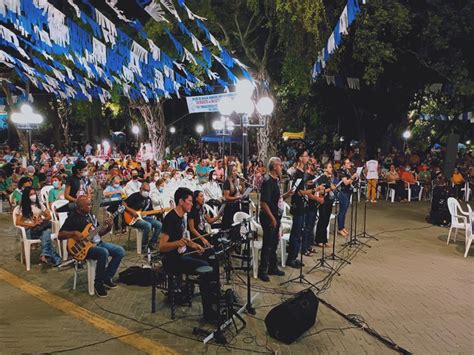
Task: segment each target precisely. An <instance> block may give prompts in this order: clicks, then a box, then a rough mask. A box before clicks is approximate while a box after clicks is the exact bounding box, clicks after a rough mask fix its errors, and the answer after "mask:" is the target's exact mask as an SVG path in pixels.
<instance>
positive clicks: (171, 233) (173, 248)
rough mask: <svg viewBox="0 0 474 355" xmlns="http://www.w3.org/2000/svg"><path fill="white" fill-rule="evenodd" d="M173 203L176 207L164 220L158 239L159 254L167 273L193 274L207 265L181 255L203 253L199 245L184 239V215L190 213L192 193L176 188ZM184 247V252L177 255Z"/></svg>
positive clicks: (188, 190)
mask: <svg viewBox="0 0 474 355" xmlns="http://www.w3.org/2000/svg"><path fill="white" fill-rule="evenodd" d="M174 202H175V204H176V207H175V208H174V209H173V210H171V211H170V212H169V213H168V214H167V215H166V217H165V218H164V220H163V231H162V233H161V237H160V252H161V253H163V255H164V258H163V266H164V268H165V269H166V270H167V271H169V272H173V273H176V274H182V273H184V274H193V273H194V272H195V270H196V269H197V268H198V267H200V266H208V265H209V264H208V263H207V262H206V261H204V260H201V259H198V258H194V257H192V256H188V255H183V254H185V253H189V252H190V251H193V250H196V251H197V254H198V255H202V253H203V252H204V248H203V247H202V246H201V245H199V244H197V243H194V242H193V241H191V240H190V239H187V238H185V237H184V235H185V230H186V228H185V220H184V214H185V213H190V212H191V208H192V207H193V192H192V191H191V190H190V189H188V188H186V187H180V188H178V189H177V190H176V192H175V193H174ZM184 247H186V250H185V251H184V252H181V253H179V251H182V250H183V249H184ZM178 249H180V250H178Z"/></svg>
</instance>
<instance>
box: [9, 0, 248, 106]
mask: <svg viewBox="0 0 474 355" xmlns="http://www.w3.org/2000/svg"><path fill="white" fill-rule="evenodd" d="M80 1H81V3H82V4H84V5H86V6H87V8H88V10H89V11H88V13H86V12H85V11H83V10H82V9H81V7H80V6H78V3H79V0H67V3H68V4H69V5H70V6H71V7H72V9H73V10H74V13H75V14H76V16H77V18H78V20H77V21H81V22H82V23H79V22H77V21H76V20H73V19H71V18H69V17H67V16H66V15H65V14H63V13H62V12H61V11H59V10H58V9H57V8H56V7H54V6H53V5H52V4H50V3H49V2H48V1H47V0H22V1H21V2H18V1H14V0H0V45H2V46H3V47H5V49H6V48H11V49H14V50H16V51H17V52H18V53H19V57H15V56H14V55H12V54H10V53H11V52H10V53H7V52H6V51H4V50H1V49H0V62H1V63H2V64H4V65H6V66H9V67H11V68H12V69H14V70H15V71H16V72H17V74H18V76H19V77H20V78H21V79H22V80H23V81H25V82H28V81H29V82H31V83H32V84H33V85H35V86H36V87H38V88H39V89H40V90H45V91H47V92H50V93H54V94H56V95H58V96H60V97H61V98H63V99H73V98H74V99H87V100H92V98H99V99H100V100H101V101H102V102H105V101H106V100H108V99H109V98H110V92H109V89H111V88H112V87H113V86H114V85H115V84H119V85H120V87H121V88H122V90H123V94H124V95H125V96H127V97H128V98H130V99H131V100H139V99H143V100H145V101H146V102H148V101H149V100H153V99H159V98H160V97H163V96H165V97H170V95H172V94H175V95H177V96H178V97H179V96H180V92H184V93H185V94H186V95H191V94H192V93H193V92H198V93H203V92H213V91H214V87H213V86H211V85H209V84H206V83H205V82H204V81H203V80H201V79H200V78H197V77H196V76H194V75H193V74H192V73H190V72H189V71H188V70H186V66H185V64H184V63H185V62H188V63H193V64H194V65H197V66H201V67H202V68H203V69H204V71H205V73H206V75H207V77H208V78H209V80H210V81H212V82H216V83H217V84H215V85H218V86H222V87H223V88H224V90H228V86H229V85H232V84H234V83H235V82H236V80H237V77H236V76H235V75H234V73H233V72H232V71H231V70H230V69H231V68H234V67H238V68H239V69H240V71H241V74H242V75H243V76H244V77H246V78H248V79H251V76H250V74H249V73H248V70H247V69H248V68H247V67H246V66H245V65H243V64H242V63H241V62H239V61H238V60H237V59H235V58H232V56H230V55H229V53H228V52H227V50H226V49H225V48H224V47H223V46H222V45H220V43H219V42H218V41H217V39H216V38H215V37H214V36H213V35H212V34H211V33H210V32H209V30H208V29H207V28H206V27H205V25H204V23H203V21H204V20H205V18H203V17H200V16H198V15H196V14H194V13H193V12H192V11H191V10H190V9H189V8H188V7H187V6H186V4H185V2H184V0H178V5H179V7H180V8H182V9H184V10H185V12H186V14H187V17H188V19H189V20H191V21H194V22H195V23H196V24H197V27H198V28H199V29H200V30H201V31H203V32H204V33H205V36H206V38H207V39H209V40H210V42H211V43H212V44H213V45H214V46H216V47H217V48H218V49H219V53H220V55H215V54H211V52H210V50H208V49H207V48H206V46H205V45H204V44H203V43H202V42H201V41H200V40H199V39H198V37H197V36H195V35H194V34H193V33H192V32H191V31H190V30H189V29H188V28H187V27H186V25H185V24H184V22H183V21H182V20H181V18H180V16H179V13H178V11H177V8H176V7H175V5H174V3H173V1H172V0H160V1H158V0H136V2H137V4H138V5H139V6H140V7H142V8H143V9H144V11H146V12H147V13H148V14H149V15H150V16H151V18H153V19H154V20H155V21H166V22H170V21H169V20H168V19H167V18H166V13H165V9H166V11H168V12H169V13H170V14H172V15H173V18H174V20H173V21H177V22H178V28H179V30H180V31H181V33H183V34H184V35H187V36H188V37H189V38H190V39H191V43H192V44H193V46H192V47H189V48H186V47H185V46H183V45H182V44H181V43H180V41H179V40H178V39H176V38H175V37H174V36H173V34H172V33H171V32H169V31H168V32H167V35H168V37H169V38H170V41H171V42H172V43H173V45H174V47H175V49H176V52H177V55H178V57H177V58H176V57H175V59H173V57H172V56H170V55H169V54H168V53H166V52H165V51H163V50H162V49H161V48H160V47H159V46H158V45H156V44H155V43H154V42H153V41H152V40H151V39H150V38H148V37H147V34H146V33H145V31H144V27H143V25H142V24H141V23H140V22H139V21H138V20H137V19H132V18H129V17H127V16H126V15H125V14H124V12H123V11H122V10H120V9H119V8H118V7H117V3H118V0H105V3H106V4H107V5H108V6H109V7H110V8H111V9H112V10H113V11H114V13H115V14H116V15H117V17H118V18H119V19H120V20H121V21H123V22H124V23H125V24H126V25H127V26H130V27H132V28H133V30H134V31H135V32H136V33H137V34H138V37H139V38H140V40H138V41H139V42H140V43H139V42H137V40H135V39H133V38H131V37H130V36H128V35H127V34H126V33H125V32H124V31H123V30H121V29H120V28H117V27H116V25H115V23H114V22H113V21H111V20H110V19H109V18H108V17H106V16H105V15H104V14H102V13H101V12H100V11H99V10H97V8H95V7H94V6H93V5H92V4H91V2H90V1H89V0H80ZM163 8H164V9H163ZM88 14H90V16H89V15H88ZM198 22H199V24H198ZM4 25H10V26H12V27H13V29H14V30H15V32H14V31H12V30H11V29H9V28H7V27H5V26H4ZM84 25H86V26H88V27H89V28H90V29H91V32H88V31H86V30H84V28H83V27H84ZM25 49H26V51H25ZM27 52H28V53H27ZM42 58H44V59H42ZM57 58H64V60H61V61H59V60H57ZM201 58H202V59H201ZM30 63H31V65H30ZM214 63H218V65H219V66H221V67H222V69H223V72H224V73H226V77H227V80H228V81H227V80H226V79H224V78H223V77H221V76H220V75H219V74H218V73H217V72H214V71H212V69H214V66H213V65H214Z"/></svg>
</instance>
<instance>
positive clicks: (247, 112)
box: [218, 80, 274, 178]
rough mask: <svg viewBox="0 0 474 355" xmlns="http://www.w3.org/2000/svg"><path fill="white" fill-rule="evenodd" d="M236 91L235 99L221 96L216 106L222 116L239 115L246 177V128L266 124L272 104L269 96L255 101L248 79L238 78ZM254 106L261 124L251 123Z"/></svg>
mask: <svg viewBox="0 0 474 355" xmlns="http://www.w3.org/2000/svg"><path fill="white" fill-rule="evenodd" d="M235 91H236V93H237V95H236V97H235V99H233V100H232V99H231V98H229V97H225V98H223V99H222V100H221V101H220V102H219V103H218V108H219V111H220V113H221V114H222V115H223V116H229V115H231V114H232V113H233V112H235V113H236V114H238V115H239V116H240V127H241V129H242V164H243V166H244V177H245V178H247V165H248V155H249V148H248V128H249V127H255V128H263V127H265V126H266V123H267V122H266V119H267V117H268V116H270V115H271V114H272V112H273V108H274V104H273V101H272V100H271V99H270V98H269V97H262V98H260V99H259V100H258V102H255V101H254V100H253V99H252V97H253V95H254V91H255V86H254V84H252V83H251V82H250V81H249V80H240V81H239V82H238V83H237V85H236V88H235ZM255 108H256V109H257V111H258V113H259V114H260V115H261V116H263V117H264V119H265V122H264V123H263V124H251V123H250V118H251V117H252V115H253V114H254V112H255Z"/></svg>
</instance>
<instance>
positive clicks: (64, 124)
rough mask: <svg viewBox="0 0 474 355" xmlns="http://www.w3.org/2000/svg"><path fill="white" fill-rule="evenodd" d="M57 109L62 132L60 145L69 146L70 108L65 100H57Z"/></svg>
mask: <svg viewBox="0 0 474 355" xmlns="http://www.w3.org/2000/svg"><path fill="white" fill-rule="evenodd" d="M57 111H58V118H59V123H60V125H61V129H62V133H63V138H64V140H63V142H62V144H61V147H62V148H64V147H69V146H70V145H71V137H70V135H69V123H70V122H69V118H70V117H71V112H72V108H71V105H69V104H68V103H67V102H66V101H65V100H59V101H57Z"/></svg>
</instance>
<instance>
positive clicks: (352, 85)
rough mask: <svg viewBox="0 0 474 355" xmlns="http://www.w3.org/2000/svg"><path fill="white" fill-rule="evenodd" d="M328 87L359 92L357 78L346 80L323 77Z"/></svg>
mask: <svg viewBox="0 0 474 355" xmlns="http://www.w3.org/2000/svg"><path fill="white" fill-rule="evenodd" d="M323 77H324V78H325V79H326V83H327V84H328V85H334V86H336V87H338V88H346V87H348V88H349V89H353V90H360V80H359V78H346V77H342V76H336V75H323Z"/></svg>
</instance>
